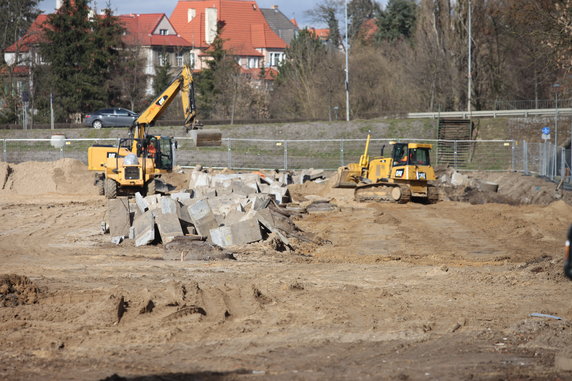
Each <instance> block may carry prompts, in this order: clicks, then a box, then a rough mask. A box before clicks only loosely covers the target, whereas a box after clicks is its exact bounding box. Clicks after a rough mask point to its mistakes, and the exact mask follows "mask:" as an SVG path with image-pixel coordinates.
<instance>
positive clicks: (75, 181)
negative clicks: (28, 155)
mask: <svg viewBox="0 0 572 381" xmlns="http://www.w3.org/2000/svg"><path fill="white" fill-rule="evenodd" d="M0 192H4V193H12V194H22V195H35V194H44V193H62V194H93V195H95V194H97V190H96V188H95V186H94V185H93V175H92V174H91V173H90V172H89V171H88V170H87V167H86V166H85V165H84V164H82V163H81V161H79V160H75V159H61V160H58V161H49V162H34V161H29V162H25V163H20V164H15V165H14V164H13V165H10V164H7V163H1V165H0Z"/></svg>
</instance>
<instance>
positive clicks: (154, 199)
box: [145, 194, 162, 207]
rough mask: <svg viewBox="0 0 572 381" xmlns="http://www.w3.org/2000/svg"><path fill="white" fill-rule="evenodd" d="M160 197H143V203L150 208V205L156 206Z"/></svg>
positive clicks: (156, 195)
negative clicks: (145, 202)
mask: <svg viewBox="0 0 572 381" xmlns="http://www.w3.org/2000/svg"><path fill="white" fill-rule="evenodd" d="M161 198H162V196H161V195H160V194H152V195H149V196H145V201H147V203H148V204H149V207H151V206H152V205H156V204H158V203H159V200H161Z"/></svg>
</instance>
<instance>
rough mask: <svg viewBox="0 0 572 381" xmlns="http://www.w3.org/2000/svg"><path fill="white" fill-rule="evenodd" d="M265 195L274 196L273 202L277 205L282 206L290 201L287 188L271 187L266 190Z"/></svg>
mask: <svg viewBox="0 0 572 381" xmlns="http://www.w3.org/2000/svg"><path fill="white" fill-rule="evenodd" d="M265 193H268V194H271V195H273V196H274V200H275V201H276V202H277V203H278V204H284V203H287V202H289V201H290V192H289V191H288V188H287V187H283V186H277V185H271V186H269V187H268V189H266V191H265Z"/></svg>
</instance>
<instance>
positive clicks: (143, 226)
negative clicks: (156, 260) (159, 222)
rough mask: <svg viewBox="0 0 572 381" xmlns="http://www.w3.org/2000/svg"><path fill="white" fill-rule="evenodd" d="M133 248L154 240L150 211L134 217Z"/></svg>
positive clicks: (152, 220) (153, 225)
mask: <svg viewBox="0 0 572 381" xmlns="http://www.w3.org/2000/svg"><path fill="white" fill-rule="evenodd" d="M133 226H134V228H135V246H143V245H148V244H150V243H151V242H153V241H154V240H155V218H154V217H153V213H152V212H151V211H147V212H145V213H143V214H141V215H140V216H137V217H135V221H133Z"/></svg>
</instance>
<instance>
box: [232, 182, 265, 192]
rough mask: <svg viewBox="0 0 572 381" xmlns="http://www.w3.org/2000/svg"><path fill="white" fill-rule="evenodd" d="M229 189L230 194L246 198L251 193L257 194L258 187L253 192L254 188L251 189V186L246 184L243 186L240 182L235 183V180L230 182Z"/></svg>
mask: <svg viewBox="0 0 572 381" xmlns="http://www.w3.org/2000/svg"><path fill="white" fill-rule="evenodd" d="M231 189H232V193H235V194H240V195H243V196H248V195H249V194H251V193H257V192H258V186H257V187H256V190H255V188H253V187H252V186H249V185H248V184H245V183H243V182H242V181H237V180H234V181H232V183H231Z"/></svg>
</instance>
